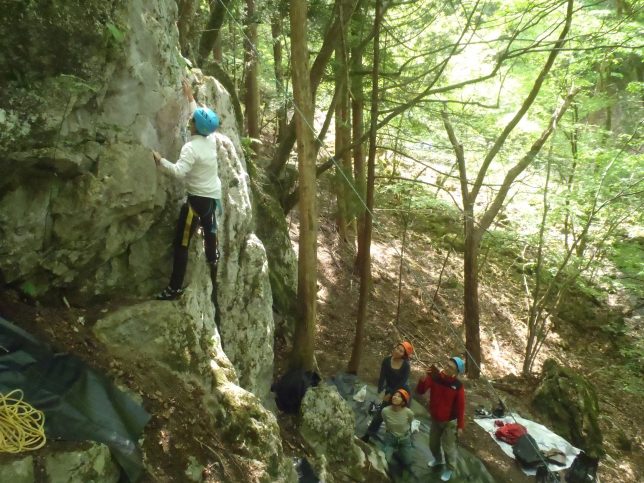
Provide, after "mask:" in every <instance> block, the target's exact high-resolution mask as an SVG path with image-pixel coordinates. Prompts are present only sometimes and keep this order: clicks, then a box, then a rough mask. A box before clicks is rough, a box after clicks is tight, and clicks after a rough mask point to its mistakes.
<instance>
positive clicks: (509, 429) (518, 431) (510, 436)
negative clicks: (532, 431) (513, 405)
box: [494, 423, 528, 445]
mask: <svg viewBox="0 0 644 483" xmlns="http://www.w3.org/2000/svg"><path fill="white" fill-rule="evenodd" d="M524 434H528V430H527V429H525V426H522V425H521V424H519V423H509V424H505V425H503V426H501V427H500V428H499V429H497V430H496V433H494V435H495V436H496V437H497V439H500V440H501V441H505V442H506V443H508V444H512V445H513V444H515V443H516V442H517V441H518V440H519V438H520V437H521V436H523V435H524Z"/></svg>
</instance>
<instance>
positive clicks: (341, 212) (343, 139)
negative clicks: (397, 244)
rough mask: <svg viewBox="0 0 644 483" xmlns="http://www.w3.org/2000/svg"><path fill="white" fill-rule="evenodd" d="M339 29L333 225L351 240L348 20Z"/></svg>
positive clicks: (343, 10)
mask: <svg viewBox="0 0 644 483" xmlns="http://www.w3.org/2000/svg"><path fill="white" fill-rule="evenodd" d="M350 3H351V0H341V2H340V9H339V13H338V14H339V15H340V17H343V16H345V15H350V12H349V11H348V9H349V8H350V7H351V5H350ZM340 25H341V26H342V28H341V29H340V35H339V36H338V39H337V45H336V47H335V67H336V68H335V88H336V92H337V102H336V107H335V158H336V159H337V160H338V165H339V166H336V178H337V182H336V183H335V189H336V200H337V212H336V225H337V227H338V234H339V236H340V239H341V240H343V241H344V242H346V243H349V242H350V241H352V240H353V236H352V234H351V233H350V231H351V220H350V206H349V200H350V198H351V192H350V190H351V186H352V184H353V183H352V178H353V175H352V169H351V151H350V150H348V149H344V148H345V147H347V146H350V145H351V119H350V110H349V82H348V77H349V69H348V60H349V59H348V57H349V54H348V47H349V42H348V38H347V37H348V30H349V29H348V26H349V23H348V22H343V21H341V22H340Z"/></svg>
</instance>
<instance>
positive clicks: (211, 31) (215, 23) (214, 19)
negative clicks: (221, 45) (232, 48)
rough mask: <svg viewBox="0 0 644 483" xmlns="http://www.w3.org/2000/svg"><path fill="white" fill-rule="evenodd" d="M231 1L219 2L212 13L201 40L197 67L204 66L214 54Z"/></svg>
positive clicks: (223, 0) (222, 0)
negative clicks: (211, 54)
mask: <svg viewBox="0 0 644 483" xmlns="http://www.w3.org/2000/svg"><path fill="white" fill-rule="evenodd" d="M230 3H231V0H217V1H216V2H215V5H214V8H213V9H212V10H211V11H210V17H209V18H208V23H207V24H206V28H205V29H204V32H203V34H202V35H201V39H200V40H199V52H198V56H197V65H200V66H201V65H203V63H204V62H205V61H206V59H208V56H209V55H210V52H212V50H213V48H214V46H215V42H216V40H217V38H218V36H219V30H220V29H221V26H222V25H223V24H224V19H225V18H226V11H227V9H228V8H229V5H230Z"/></svg>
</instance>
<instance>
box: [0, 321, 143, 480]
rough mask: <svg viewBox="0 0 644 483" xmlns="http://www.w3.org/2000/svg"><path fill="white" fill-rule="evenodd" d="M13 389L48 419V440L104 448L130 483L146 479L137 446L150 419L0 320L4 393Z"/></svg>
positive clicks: (96, 378)
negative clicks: (87, 441) (99, 445)
mask: <svg viewBox="0 0 644 483" xmlns="http://www.w3.org/2000/svg"><path fill="white" fill-rule="evenodd" d="M14 389H22V391H23V392H24V395H25V397H24V400H25V401H26V402H28V403H29V404H31V405H32V406H34V407H35V408H37V409H39V410H41V411H43V412H44V413H45V433H46V435H47V438H48V439H61V440H65V441H86V440H92V441H97V442H99V443H104V444H106V445H107V446H108V447H109V448H110V450H111V452H112V455H113V456H114V458H115V459H116V461H117V462H118V463H119V464H120V465H121V467H122V468H123V470H124V471H125V473H126V475H127V477H128V478H129V480H130V481H133V482H134V481H137V480H138V479H139V478H140V477H141V476H142V474H143V464H142V456H141V450H140V449H139V447H138V444H137V440H138V439H139V437H140V435H141V432H142V431H143V427H144V426H145V425H146V424H147V422H148V420H149V419H150V415H149V414H148V413H147V412H146V411H145V410H144V409H143V408H142V407H141V406H140V405H139V404H137V403H136V402H135V401H133V400H132V399H131V398H130V397H129V396H127V395H126V394H125V393H123V392H122V391H120V390H119V389H117V388H116V387H115V386H114V385H113V384H112V383H111V382H110V381H109V380H108V379H107V378H106V377H105V376H103V375H102V374H99V373H97V372H96V371H94V370H92V369H90V368H89V367H87V366H86V365H85V364H84V363H83V362H82V361H81V360H80V359H78V358H77V357H75V356H72V355H70V354H55V353H53V352H52V351H51V350H50V349H49V348H48V347H47V346H45V345H44V344H41V343H40V342H39V341H38V340H36V339H35V338H34V337H32V336H31V335H30V334H29V333H27V332H25V331H24V330H22V329H21V328H19V327H17V326H15V325H13V324H11V323H10V322H8V321H6V320H5V319H3V318H1V317H0V392H2V393H4V394H6V393H8V392H10V391H12V390H14Z"/></svg>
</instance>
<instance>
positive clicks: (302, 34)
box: [290, 0, 317, 370]
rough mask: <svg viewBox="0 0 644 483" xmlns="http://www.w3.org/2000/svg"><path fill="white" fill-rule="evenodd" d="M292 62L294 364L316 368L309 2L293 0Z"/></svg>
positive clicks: (315, 287)
mask: <svg viewBox="0 0 644 483" xmlns="http://www.w3.org/2000/svg"><path fill="white" fill-rule="evenodd" d="M290 21H291V63H292V73H293V97H294V101H295V114H294V118H295V128H296V135H297V155H298V181H299V187H300V200H299V211H300V213H299V214H300V239H299V253H298V273H297V307H298V314H297V316H298V318H297V322H296V326H295V336H294V339H293V351H292V353H291V363H292V365H293V366H294V367H301V368H304V369H307V370H310V369H312V368H313V364H314V357H313V349H314V336H315V322H316V313H317V206H316V199H315V191H316V190H315V140H314V135H313V103H312V98H311V79H310V72H309V60H308V57H309V55H308V54H309V52H308V46H307V45H308V44H307V28H306V21H307V20H306V1H305V0H292V1H291V5H290Z"/></svg>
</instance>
